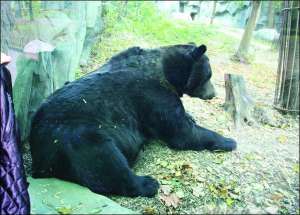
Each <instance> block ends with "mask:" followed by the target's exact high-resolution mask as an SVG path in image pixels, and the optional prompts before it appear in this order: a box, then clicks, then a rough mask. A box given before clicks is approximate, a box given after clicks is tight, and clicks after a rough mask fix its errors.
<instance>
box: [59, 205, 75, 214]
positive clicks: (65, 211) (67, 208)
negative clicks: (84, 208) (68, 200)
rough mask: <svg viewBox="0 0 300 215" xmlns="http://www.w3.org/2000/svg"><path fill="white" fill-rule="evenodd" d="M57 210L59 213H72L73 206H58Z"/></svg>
mask: <svg viewBox="0 0 300 215" xmlns="http://www.w3.org/2000/svg"><path fill="white" fill-rule="evenodd" d="M56 211H57V212H58V213H59V214H71V213H72V208H71V207H61V208H57V209H56Z"/></svg>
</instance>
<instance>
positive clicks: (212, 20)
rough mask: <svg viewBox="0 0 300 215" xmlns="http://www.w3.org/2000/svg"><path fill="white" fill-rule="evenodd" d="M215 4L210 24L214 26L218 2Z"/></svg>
mask: <svg viewBox="0 0 300 215" xmlns="http://www.w3.org/2000/svg"><path fill="white" fill-rule="evenodd" d="M213 3H214V5H213V11H212V14H211V17H210V24H213V22H214V18H215V13H216V8H217V1H214V2H213Z"/></svg>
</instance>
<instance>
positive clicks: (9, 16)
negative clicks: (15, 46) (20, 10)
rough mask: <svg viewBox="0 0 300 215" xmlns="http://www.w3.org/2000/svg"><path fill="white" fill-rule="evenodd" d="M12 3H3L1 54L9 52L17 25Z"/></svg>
mask: <svg viewBox="0 0 300 215" xmlns="http://www.w3.org/2000/svg"><path fill="white" fill-rule="evenodd" d="M14 17H15V16H14V14H13V13H12V9H11V2H10V1H1V52H7V51H8V48H9V46H10V44H11V36H10V35H11V31H12V28H13V26H14V23H15V19H14Z"/></svg>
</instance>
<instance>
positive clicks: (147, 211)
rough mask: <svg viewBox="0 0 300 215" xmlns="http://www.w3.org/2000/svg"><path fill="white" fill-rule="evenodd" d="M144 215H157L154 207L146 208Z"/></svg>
mask: <svg viewBox="0 0 300 215" xmlns="http://www.w3.org/2000/svg"><path fill="white" fill-rule="evenodd" d="M143 214H155V209H154V208H152V207H145V208H144V210H143Z"/></svg>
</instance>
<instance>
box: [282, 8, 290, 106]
mask: <svg viewBox="0 0 300 215" xmlns="http://www.w3.org/2000/svg"><path fill="white" fill-rule="evenodd" d="M287 18H288V22H287V31H286V41H285V53H286V54H285V59H284V71H283V77H282V84H283V85H282V90H281V92H282V94H281V99H283V96H284V92H285V86H286V73H287V67H288V65H287V64H288V58H289V48H290V44H289V41H290V32H291V20H292V19H291V14H290V10H287ZM281 99H280V100H281ZM284 106H285V107H284ZM286 106H287V105H284V104H282V108H286Z"/></svg>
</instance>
